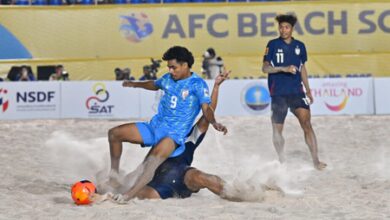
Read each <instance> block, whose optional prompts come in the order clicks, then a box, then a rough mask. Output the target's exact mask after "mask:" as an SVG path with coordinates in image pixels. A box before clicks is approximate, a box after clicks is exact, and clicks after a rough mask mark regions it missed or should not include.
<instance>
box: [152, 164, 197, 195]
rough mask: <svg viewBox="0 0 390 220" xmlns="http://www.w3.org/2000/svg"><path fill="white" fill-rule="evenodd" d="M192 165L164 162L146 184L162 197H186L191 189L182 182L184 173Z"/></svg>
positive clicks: (190, 192)
mask: <svg viewBox="0 0 390 220" xmlns="http://www.w3.org/2000/svg"><path fill="white" fill-rule="evenodd" d="M189 169H193V168H192V167H190V166H188V165H186V164H177V163H174V162H172V163H170V162H164V163H163V164H161V165H160V166H159V167H158V169H157V170H156V172H155V175H154V177H153V180H152V181H150V182H149V183H148V184H147V185H148V186H150V187H152V188H153V189H155V190H156V191H157V192H158V194H160V197H161V198H162V199H167V198H187V197H189V196H191V194H192V193H193V191H191V190H190V189H188V188H187V186H186V185H185V184H184V175H185V173H186V172H187V171H188V170H189Z"/></svg>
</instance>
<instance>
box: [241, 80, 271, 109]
mask: <svg viewBox="0 0 390 220" xmlns="http://www.w3.org/2000/svg"><path fill="white" fill-rule="evenodd" d="M241 103H242V105H243V106H244V107H245V109H246V110H248V111H249V112H251V113H256V114H262V113H263V112H264V110H265V109H267V108H268V106H269V105H270V103H271V97H270V94H269V91H268V88H267V87H266V86H265V85H263V84H262V83H258V82H257V83H251V84H249V85H248V86H246V87H245V88H244V89H243V90H242V92H241Z"/></svg>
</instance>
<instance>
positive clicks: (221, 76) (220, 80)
mask: <svg viewBox="0 0 390 220" xmlns="http://www.w3.org/2000/svg"><path fill="white" fill-rule="evenodd" d="M231 72H232V71H231V70H229V71H226V70H225V71H224V72H223V73H221V74H219V75H218V76H217V77H216V78H215V84H216V85H218V86H219V85H221V84H222V83H223V81H225V79H229V74H230V73H231Z"/></svg>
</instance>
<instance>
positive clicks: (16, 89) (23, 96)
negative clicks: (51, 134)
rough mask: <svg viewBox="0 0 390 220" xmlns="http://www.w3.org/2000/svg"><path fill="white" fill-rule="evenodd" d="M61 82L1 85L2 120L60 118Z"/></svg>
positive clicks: (0, 106) (0, 109) (0, 104)
mask: <svg viewBox="0 0 390 220" xmlns="http://www.w3.org/2000/svg"><path fill="white" fill-rule="evenodd" d="M60 100H61V93H60V83H59V82H50V83H49V82H36V83H30V82H13V83H11V82H10V83H0V119H1V120H3V119H50V118H55V119H56V118H59V117H60V110H61V109H60V106H61V103H60Z"/></svg>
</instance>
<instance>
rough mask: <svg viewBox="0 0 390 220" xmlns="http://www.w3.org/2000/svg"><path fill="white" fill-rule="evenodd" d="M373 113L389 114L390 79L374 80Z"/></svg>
mask: <svg viewBox="0 0 390 220" xmlns="http://www.w3.org/2000/svg"><path fill="white" fill-rule="evenodd" d="M374 85H375V113H376V114H378V115H380V114H390V95H389V94H390V93H389V90H390V88H389V86H390V78H375V79H374Z"/></svg>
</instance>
